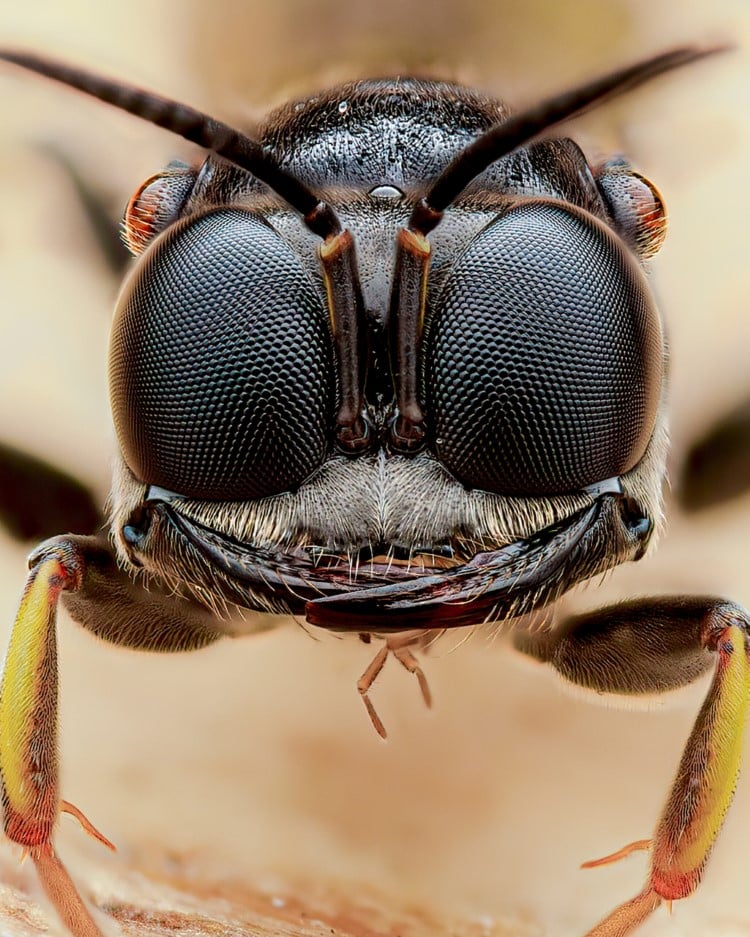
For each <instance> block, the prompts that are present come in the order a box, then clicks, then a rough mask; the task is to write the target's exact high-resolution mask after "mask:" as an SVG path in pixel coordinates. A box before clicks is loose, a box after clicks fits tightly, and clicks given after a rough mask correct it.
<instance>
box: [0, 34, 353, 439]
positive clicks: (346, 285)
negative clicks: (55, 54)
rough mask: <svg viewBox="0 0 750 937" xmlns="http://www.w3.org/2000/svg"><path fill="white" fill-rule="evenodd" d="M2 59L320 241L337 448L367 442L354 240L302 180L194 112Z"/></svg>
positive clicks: (85, 77)
mask: <svg viewBox="0 0 750 937" xmlns="http://www.w3.org/2000/svg"><path fill="white" fill-rule="evenodd" d="M0 60H2V61H5V62H10V63H12V64H13V65H20V66H21V67H22V68H27V69H29V70H30V71H32V72H36V73H37V74H39V75H44V76H45V77H46V78H52V79H53V80H54V81H59V82H61V83H62V84H64V85H68V86H69V87H71V88H75V89H76V90H78V91H83V92H84V93H85V94H90V95H91V96H92V97H94V98H98V99H99V100H100V101H104V102H105V103H106V104H111V105H113V106H114V107H117V108H119V109H120V110H122V111H127V112H128V113H129V114H133V115H134V116H135V117H140V118H141V119H142V120H146V121H148V122H149V123H151V124H155V125H156V126H157V127H162V128H163V129H164V130H169V131H171V132H172V133H176V134H178V135H179V136H181V137H184V139H186V140H189V141H190V142H191V143H197V144H198V146H202V147H204V148H205V149H207V150H210V151H211V152H213V153H216V154H217V155H218V156H220V157H222V158H223V159H225V160H227V161H228V162H230V163H233V164H234V165H235V166H239V167H240V168H241V169H244V170H245V171H247V172H249V173H251V174H252V175H253V176H255V177H256V179H259V180H260V181H261V182H264V183H265V184H266V185H267V186H268V187H269V188H271V189H273V191H274V192H276V194H277V195H280V196H281V198H283V199H284V201H285V202H287V203H288V204H289V205H290V206H291V207H292V208H293V209H295V210H296V211H298V212H299V213H300V214H301V215H302V218H303V220H304V222H305V224H306V225H307V227H308V228H309V229H310V230H311V231H312V232H313V233H314V234H317V235H318V236H319V237H321V238H322V239H323V244H322V245H321V248H320V250H319V254H320V259H321V263H322V266H323V275H324V279H325V283H326V290H327V294H328V305H329V312H330V317H331V327H332V331H333V339H334V345H335V347H336V353H337V359H338V369H339V384H340V388H341V394H340V397H341V400H340V403H339V408H338V413H337V415H336V430H335V434H336V442H337V444H338V446H339V448H340V449H341V450H342V451H344V452H346V453H350V454H353V453H356V452H359V451H361V450H362V449H364V448H366V447H367V446H368V444H369V442H368V440H369V429H368V427H367V424H366V423H365V421H364V419H363V418H362V407H363V401H364V367H363V365H362V361H361V348H362V342H361V340H360V335H361V332H362V329H363V327H364V326H363V323H364V321H365V312H364V302H363V300H362V289H361V286H360V281H359V273H358V270H357V257H356V251H355V247H354V239H353V238H352V236H351V233H350V232H349V231H344V230H342V227H341V222H340V221H339V219H338V217H337V215H336V212H335V211H334V210H333V208H332V207H331V206H330V205H329V204H328V203H327V202H324V201H322V200H321V199H319V198H318V196H317V195H316V194H315V193H314V192H313V191H312V190H311V189H309V188H308V187H307V186H306V185H305V184H304V183H303V182H301V181H300V180H299V179H297V178H296V177H295V176H293V175H292V174H291V173H289V172H287V171H286V170H285V169H283V168H282V167H281V166H280V165H279V162H278V160H277V159H276V158H275V157H274V156H273V154H272V153H270V152H269V151H268V150H266V149H265V148H264V147H263V146H261V144H260V143H257V142H256V141H255V140H253V139H252V138H251V137H248V136H247V135H246V134H244V133H241V132H240V131H239V130H234V129H233V128H232V127H230V126H228V125H227V124H224V123H222V122H221V121H219V120H215V119H214V118H213V117H209V116H208V115H207V114H203V113H201V111H197V110H195V108H192V107H188V106H187V105H186V104H180V103H179V102H177V101H173V100H170V99H169V98H164V97H162V96H161V95H158V94H153V93H152V92H150V91H143V90H141V89H140V88H136V87H133V86H132V85H128V84H126V83H125V82H121V81H114V80H112V79H109V78H103V77H101V76H100V75H96V74H94V73H92V72H88V71H85V70H83V69H80V68H74V67H73V66H70V65H66V64H64V63H63V62H56V61H54V60H52V59H47V58H43V57H41V56H38V55H32V54H31V53H28V52H14V51H12V50H9V49H0Z"/></svg>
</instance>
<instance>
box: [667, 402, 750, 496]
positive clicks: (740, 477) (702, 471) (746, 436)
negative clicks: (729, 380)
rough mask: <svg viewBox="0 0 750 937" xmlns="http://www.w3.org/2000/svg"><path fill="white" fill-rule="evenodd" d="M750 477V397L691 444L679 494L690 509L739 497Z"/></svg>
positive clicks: (680, 478)
mask: <svg viewBox="0 0 750 937" xmlns="http://www.w3.org/2000/svg"><path fill="white" fill-rule="evenodd" d="M748 478H750V400H745V401H744V402H743V403H741V404H740V405H739V406H737V407H735V409H734V410H732V411H730V412H729V413H726V414H724V415H723V416H721V417H720V418H719V419H717V420H716V422H715V423H714V424H713V425H712V426H711V427H709V428H708V429H707V430H706V432H705V433H704V435H703V436H702V437H700V438H699V439H697V440H695V442H694V443H693V444H692V446H691V447H690V449H689V451H688V453H687V456H686V457H685V462H684V464H683V466H682V468H681V470H680V472H679V478H678V482H677V490H676V493H677V497H678V498H679V501H680V504H681V505H682V507H683V508H685V510H687V511H700V510H703V509H704V508H712V507H715V506H716V505H718V504H723V503H725V502H726V501H729V500H731V499H732V498H738V497H739V496H740V495H743V494H744V493H745V492H746V491H747V489H748Z"/></svg>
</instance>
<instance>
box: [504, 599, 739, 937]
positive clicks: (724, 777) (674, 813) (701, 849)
mask: <svg viewBox="0 0 750 937" xmlns="http://www.w3.org/2000/svg"><path fill="white" fill-rule="evenodd" d="M749 627H750V618H748V615H747V613H746V612H745V611H744V610H743V609H741V608H739V607H738V606H736V605H734V604H732V603H729V602H726V601H723V600H721V599H716V598H705V597H704V598H673V599H644V600H641V601H636V602H628V603H625V604H623V605H619V606H613V607H611V608H605V609H602V610H600V611H598V612H595V613H593V614H589V615H582V616H578V617H576V618H572V619H570V620H569V621H568V622H566V623H564V624H563V626H562V627H561V628H560V629H559V630H558V631H556V632H552V633H551V634H549V633H548V634H547V635H545V636H544V637H543V638H542V639H541V640H539V641H536V642H535V641H534V639H533V637H531V636H523V637H521V638H520V639H519V642H518V644H519V647H520V649H521V650H523V651H525V652H526V653H529V654H531V655H532V656H534V657H536V658H537V659H539V660H542V661H545V662H547V663H549V664H551V665H552V666H553V667H554V668H555V669H556V670H557V671H559V673H561V674H562V675H563V677H565V678H566V679H568V680H571V681H572V682H573V683H575V684H577V685H579V686H584V687H588V688H590V689H593V690H596V691H597V692H600V693H629V694H638V693H653V692H655V691H665V690H670V689H674V688H676V687H679V686H683V685H685V684H687V683H690V682H691V681H692V680H694V679H695V678H696V677H697V676H699V675H700V674H701V673H703V672H705V671H706V670H707V669H709V667H710V666H711V665H712V661H713V662H714V663H713V666H714V667H715V670H714V677H713V681H712V683H711V686H710V689H709V691H708V694H707V696H706V699H705V701H704V703H703V706H702V708H701V710H700V713H699V714H698V718H697V719H696V721H695V725H694V726H693V731H692V733H691V734H690V738H689V739H688V742H687V745H686V746H685V750H684V753H683V755H682V760H681V761H680V766H679V768H678V769H677V775H676V777H675V780H674V782H673V784H672V789H671V791H670V793H669V797H668V799H667V803H666V806H665V807H664V810H663V812H662V815H661V818H660V819H659V822H658V824H657V826H656V830H655V832H654V834H653V837H652V839H651V869H650V873H649V877H648V880H647V882H646V885H645V887H644V889H643V891H642V892H641V893H640V894H639V895H637V896H636V897H635V898H633V899H631V900H630V901H628V902H626V903H624V904H622V905H620V906H619V907H618V908H616V909H615V910H614V911H613V912H612V913H611V914H610V915H609V916H608V917H606V918H605V919H604V920H602V921H601V922H600V923H599V924H597V926H596V927H594V928H593V930H591V931H589V933H588V935H587V937H626V935H627V934H632V933H633V931H634V930H635V929H636V928H637V927H638V926H639V924H641V923H642V922H643V921H644V920H645V919H646V917H648V916H649V915H650V914H651V913H652V912H653V911H654V910H655V909H656V908H657V907H658V905H659V904H660V903H661V902H662V901H666V902H667V903H669V904H671V902H672V901H674V900H675V899H678V898H686V897H687V896H688V895H690V894H692V893H693V892H694V891H695V889H696V888H697V887H698V885H699V883H700V880H701V876H702V874H703V870H704V868H705V866H706V862H707V861H708V857H709V855H710V853H711V850H712V848H713V845H714V842H715V841H716V837H717V836H718V834H719V831H720V830H721V827H722V824H723V822H724V817H725V815H726V812H727V810H728V809H729V805H730V803H731V801H732V796H733V794H734V787H735V784H736V781H737V776H738V774H739V768H740V758H741V753H742V737H743V732H744V727H745V723H746V721H747V715H748V703H749V702H750V639H749V638H748V628H749Z"/></svg>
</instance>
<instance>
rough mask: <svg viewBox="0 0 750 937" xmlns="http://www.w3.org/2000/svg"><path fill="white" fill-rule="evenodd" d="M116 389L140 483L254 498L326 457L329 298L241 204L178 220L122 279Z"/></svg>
mask: <svg viewBox="0 0 750 937" xmlns="http://www.w3.org/2000/svg"><path fill="white" fill-rule="evenodd" d="M110 394H111V399H112V412H113V415H114V421H115V428H116V431H117V436H118V439H119V442H120V447H121V449H122V452H123V456H124V458H125V461H126V463H127V465H128V466H129V468H130V470H131V471H132V472H133V474H134V475H135V477H136V478H137V479H138V480H139V481H142V482H144V483H148V484H152V485H158V486H160V487H163V488H167V489H169V490H170V491H175V492H178V493H180V494H183V495H186V496H189V497H194V498H201V499H218V500H248V499H254V498H262V497H266V496H268V495H273V494H278V493H280V492H282V491H287V490H289V489H291V488H295V487H297V486H299V485H300V484H301V483H302V482H303V481H304V480H305V479H306V478H307V477H308V476H309V475H310V474H311V473H312V472H314V471H315V470H316V469H317V468H318V467H319V466H320V465H321V464H322V462H323V460H324V458H325V456H326V454H327V451H328V448H329V441H330V438H331V434H332V430H333V422H334V407H335V394H336V385H335V371H334V362H333V347H332V343H331V336H330V331H329V325H328V318H327V314H326V311H325V306H324V304H323V301H322V299H321V297H320V294H319V292H318V290H317V288H316V287H315V285H314V283H313V281H312V279H311V278H310V276H309V274H308V273H307V271H306V270H305V268H304V267H303V265H302V262H301V260H300V258H299V257H298V256H297V255H296V254H295V253H294V252H293V251H292V250H291V248H290V247H289V246H288V245H287V243H286V242H285V241H283V240H282V239H281V237H279V235H278V234H277V233H276V232H275V231H274V230H273V229H272V228H271V227H270V226H269V225H268V224H267V223H266V222H265V221H263V220H262V219H261V218H259V217H258V216H255V215H252V214H250V213H249V212H247V211H243V210H241V209H223V210H217V211H214V212H211V213H209V214H205V215H202V216H191V217H188V218H186V219H184V220H183V221H179V222H177V223H176V224H175V225H173V226H172V227H171V228H170V229H169V230H168V231H167V232H166V233H165V234H164V235H163V237H161V238H160V239H159V240H157V241H156V242H155V243H154V244H153V246H152V247H151V248H150V250H149V251H148V252H147V253H146V254H145V255H144V257H143V259H142V261H141V263H140V264H139V265H138V267H136V269H135V270H134V272H133V274H132V276H131V277H130V279H129V280H128V281H127V283H126V284H125V288H124V290H123V293H122V296H121V297H120V300H119V303H118V308H117V312H116V315H115V322H114V328H113V333H112V341H111V348H110Z"/></svg>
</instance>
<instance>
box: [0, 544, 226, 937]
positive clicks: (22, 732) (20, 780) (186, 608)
mask: <svg viewBox="0 0 750 937" xmlns="http://www.w3.org/2000/svg"><path fill="white" fill-rule="evenodd" d="M29 565H30V567H31V571H30V573H29V577H28V579H27V582H26V587H25V589H24V592H23V596H22V598H21V604H20V607H19V611H18V616H17V618H16V622H15V625H14V627H13V631H12V634H11V639H10V645H9V647H8V653H7V656H6V660H5V670H4V673H3V677H2V683H1V684H0V793H1V794H2V804H3V809H4V824H5V832H6V834H7V836H8V838H9V839H10V840H11V841H12V842H14V843H17V844H19V845H20V846H21V847H23V850H24V852H25V853H27V854H28V855H30V856H31V858H32V860H33V861H34V864H35V866H36V869H37V872H38V875H39V878H40V881H41V883H42V885H43V887H44V890H45V891H46V893H47V896H48V898H49V899H50V901H51V902H52V904H53V906H54V907H55V909H56V911H57V913H58V914H59V915H60V918H61V919H62V921H63V922H64V924H65V925H66V927H67V928H68V929H69V930H70V931H71V932H72V933H73V935H74V937H101V931H100V930H99V927H98V926H97V924H96V923H95V921H94V919H93V917H92V916H91V913H90V911H89V910H88V908H87V907H86V904H85V903H84V901H83V899H82V898H81V896H80V894H79V893H78V890H77V889H76V887H75V885H74V884H73V882H72V881H71V879H70V876H69V875H68V873H67V871H66V869H65V867H64V866H63V864H62V863H61V862H60V860H59V858H58V857H57V855H56V853H55V850H54V847H53V845H52V834H53V831H54V826H55V824H56V822H57V819H58V816H59V814H60V812H67V813H72V814H73V815H74V816H75V817H76V818H77V819H78V820H79V822H80V823H81V825H82V826H83V828H84V830H85V831H86V832H88V833H89V834H90V835H92V836H94V837H95V838H96V839H98V840H99V841H100V842H102V843H104V844H105V845H108V846H111V843H109V841H108V840H107V839H106V838H105V837H104V836H102V834H100V833H99V832H98V831H97V830H96V828H95V827H94V826H93V824H91V823H90V821H88V820H87V819H86V817H85V816H84V815H83V814H82V813H81V811H80V810H78V809H77V808H76V807H74V806H73V805H72V804H69V803H68V802H67V801H65V800H61V798H60V792H59V770H58V746H57V736H58V717H57V709H58V674H57V634H56V631H57V629H56V619H57V605H58V602H59V600H60V598H61V597H62V596H65V597H66V598H67V599H68V601H67V602H66V604H67V605H69V606H70V610H71V612H72V614H73V616H74V617H75V618H76V619H78V620H79V621H80V622H81V623H82V624H84V626H85V627H87V628H89V629H90V630H91V631H94V632H95V633H96V634H98V635H100V636H101V637H103V638H108V639H109V640H112V641H115V642H117V643H121V644H128V645H129V646H131V647H143V648H152V649H158V650H186V649H189V648H197V647H201V646H203V645H204V644H207V643H209V642H210V641H212V640H214V638H216V637H218V636H219V635H218V633H217V632H216V631H214V630H213V629H211V627H210V624H209V622H210V616H209V613H208V612H207V611H205V610H202V609H200V608H199V607H198V606H191V604H190V603H188V602H180V600H179V599H176V598H175V597H173V596H167V595H165V594H162V593H160V592H159V591H158V590H154V591H151V592H148V591H146V590H145V589H144V588H142V587H140V586H137V585H136V584H135V583H133V582H131V581H130V579H129V578H128V577H127V576H126V574H125V573H123V572H122V571H120V570H119V569H118V568H117V566H116V563H115V560H114V557H113V556H112V553H111V551H110V550H109V548H108V547H107V545H106V542H105V541H104V540H103V539H97V538H94V537H77V536H68V537H56V538H54V539H53V540H48V541H47V542H46V543H43V544H42V545H41V546H40V547H38V548H37V549H36V550H35V551H34V553H33V554H32V555H31V558H30V561H29Z"/></svg>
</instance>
